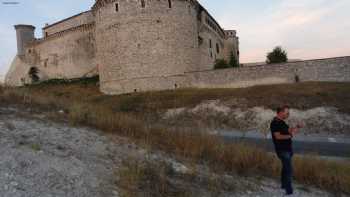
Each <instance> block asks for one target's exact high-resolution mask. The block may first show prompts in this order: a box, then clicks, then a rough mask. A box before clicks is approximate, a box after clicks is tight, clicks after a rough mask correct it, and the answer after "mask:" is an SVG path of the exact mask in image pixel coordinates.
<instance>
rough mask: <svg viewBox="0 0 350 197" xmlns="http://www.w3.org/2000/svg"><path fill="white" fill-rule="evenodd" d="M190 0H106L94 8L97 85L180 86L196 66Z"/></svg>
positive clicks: (117, 88) (121, 88) (109, 89)
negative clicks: (97, 66)
mask: <svg viewBox="0 0 350 197" xmlns="http://www.w3.org/2000/svg"><path fill="white" fill-rule="evenodd" d="M195 6H196V4H194V3H193V1H183V0H172V1H171V7H170V6H169V2H168V1H167V0H161V1H154V0H145V1H144V7H143V6H142V1H127V0H121V1H106V3H105V4H104V5H103V6H102V7H99V8H98V9H96V10H95V18H96V43H97V64H98V65H99V72H100V85H101V90H102V92H104V93H108V94H121V93H130V92H134V91H149V90H163V89H173V88H175V87H176V86H178V87H184V86H185V85H184V82H183V81H184V80H183V77H178V76H181V75H182V76H183V75H184V73H185V72H188V71H194V70H196V69H197V66H198V62H199V57H198V31H197V12H196V9H194V8H195Z"/></svg>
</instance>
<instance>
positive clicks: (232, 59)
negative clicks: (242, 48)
mask: <svg viewBox="0 0 350 197" xmlns="http://www.w3.org/2000/svg"><path fill="white" fill-rule="evenodd" d="M230 66H231V67H234V68H235V67H239V63H238V60H237V58H236V56H235V55H234V54H233V52H232V53H231V57H230Z"/></svg>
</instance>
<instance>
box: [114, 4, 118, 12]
mask: <svg viewBox="0 0 350 197" xmlns="http://www.w3.org/2000/svg"><path fill="white" fill-rule="evenodd" d="M115 11H116V12H118V11H119V3H116V4H115Z"/></svg>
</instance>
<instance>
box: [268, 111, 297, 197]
mask: <svg viewBox="0 0 350 197" xmlns="http://www.w3.org/2000/svg"><path fill="white" fill-rule="evenodd" d="M288 117H289V107H288V106H283V107H279V108H277V116H276V117H275V118H274V119H273V120H272V122H271V126H270V128H271V135H272V139H273V143H274V145H275V150H276V154H277V156H278V158H279V159H280V160H281V162H282V172H281V188H282V189H284V190H286V194H287V195H292V194H293V186H292V177H293V167H292V157H293V147H292V139H293V136H295V135H296V133H297V132H298V130H299V129H300V128H302V126H301V125H300V124H298V125H297V127H295V128H290V127H289V126H288V125H287V123H286V122H285V120H286V119H287V118H288Z"/></svg>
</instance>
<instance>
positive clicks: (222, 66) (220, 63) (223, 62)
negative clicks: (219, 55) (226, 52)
mask: <svg viewBox="0 0 350 197" xmlns="http://www.w3.org/2000/svg"><path fill="white" fill-rule="evenodd" d="M225 68H230V65H229V64H227V62H226V60H224V59H217V60H215V65H214V69H225Z"/></svg>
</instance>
